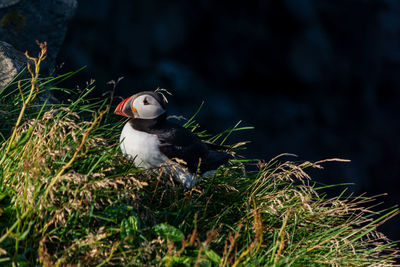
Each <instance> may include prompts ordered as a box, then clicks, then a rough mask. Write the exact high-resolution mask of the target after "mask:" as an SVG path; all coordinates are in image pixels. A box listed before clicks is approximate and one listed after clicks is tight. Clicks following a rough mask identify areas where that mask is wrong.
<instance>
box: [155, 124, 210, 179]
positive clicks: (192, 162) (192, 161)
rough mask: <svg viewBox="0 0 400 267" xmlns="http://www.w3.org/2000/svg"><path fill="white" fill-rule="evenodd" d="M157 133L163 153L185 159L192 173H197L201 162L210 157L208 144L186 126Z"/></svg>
mask: <svg viewBox="0 0 400 267" xmlns="http://www.w3.org/2000/svg"><path fill="white" fill-rule="evenodd" d="M157 135H158V139H159V140H160V145H159V149H160V151H161V153H163V154H164V155H165V156H167V157H168V158H169V159H173V158H177V159H180V160H183V161H184V162H185V163H186V166H187V167H188V169H189V170H190V171H191V172H192V173H196V171H197V169H198V166H199V164H200V163H201V162H202V161H205V160H206V159H207V157H208V148H207V145H205V144H204V143H203V142H202V141H201V140H200V139H198V138H197V137H196V136H195V135H194V134H193V133H192V132H190V131H189V130H187V129H185V128H182V127H179V126H174V127H170V128H169V130H168V131H165V132H161V133H158V134H157Z"/></svg>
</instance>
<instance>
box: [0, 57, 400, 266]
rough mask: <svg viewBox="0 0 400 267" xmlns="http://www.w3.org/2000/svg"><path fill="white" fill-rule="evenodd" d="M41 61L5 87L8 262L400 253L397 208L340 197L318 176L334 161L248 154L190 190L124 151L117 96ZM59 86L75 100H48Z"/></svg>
mask: <svg viewBox="0 0 400 267" xmlns="http://www.w3.org/2000/svg"><path fill="white" fill-rule="evenodd" d="M42 51H43V50H42ZM44 56H45V53H44V54H43V55H42V57H44ZM40 57H41V55H39V56H38V58H37V60H36V64H38V63H40V62H39V61H40V60H39V59H40ZM35 67H36V68H30V74H31V78H30V79H21V80H20V81H19V82H17V81H14V82H12V83H11V84H10V85H9V86H8V87H7V88H5V89H4V90H2V91H0V113H1V116H2V118H3V119H2V120H0V133H1V135H0V142H1V147H0V159H1V165H0V166H1V168H0V179H1V182H0V264H1V265H4V266H36V265H42V266H54V265H55V266H75V265H77V266H110V265H117V266H125V265H131V266H160V265H165V266H371V265H373V266H391V265H394V264H395V260H397V259H398V258H399V256H398V250H397V248H396V246H397V244H396V243H394V242H391V241H389V240H388V239H387V238H386V237H385V236H384V235H383V234H381V233H379V232H378V231H377V230H376V228H377V227H378V226H379V225H381V224H382V223H384V222H385V221H386V220H388V219H390V218H391V217H393V216H395V215H396V214H398V210H397V209H395V208H394V209H390V210H384V211H380V212H373V211H372V210H371V209H370V207H369V206H371V205H372V203H373V200H374V198H371V197H366V196H358V197H353V196H351V195H350V196H345V194H344V193H343V194H341V195H339V196H337V197H334V198H328V197H327V196H326V195H325V194H324V193H323V190H324V188H317V187H316V186H315V185H314V184H313V183H312V182H311V179H310V177H309V176H308V174H307V173H306V171H307V169H309V168H322V164H324V163H325V162H327V161H330V160H325V161H320V162H291V161H285V160H283V157H277V158H274V159H272V160H270V161H268V162H264V161H257V162H253V164H256V167H257V170H256V171H246V168H245V165H244V164H245V163H246V160H236V161H233V162H231V163H230V164H228V165H226V166H223V167H221V168H219V169H218V171H217V173H216V174H215V175H214V176H212V177H209V178H207V179H205V180H202V181H200V183H199V184H198V185H196V187H195V188H193V189H192V190H190V191H187V192H185V191H184V190H183V188H182V186H181V185H179V184H175V183H174V181H173V180H172V179H170V178H169V177H166V176H164V175H162V172H160V171H159V170H154V171H142V170H139V169H136V168H135V166H134V165H133V164H132V163H131V162H129V161H127V160H126V159H125V158H124V157H123V156H122V155H121V153H120V151H119V147H118V138H119V132H120V130H121V126H122V124H123V121H117V119H118V118H115V116H113V115H112V114H111V113H110V112H109V108H110V107H109V105H108V104H109V103H110V99H105V100H104V101H103V100H101V101H99V100H97V101H96V100H91V99H89V97H88V94H89V92H90V91H91V90H92V89H93V88H94V84H93V83H88V84H87V88H85V89H83V90H80V91H79V92H75V93H73V92H72V91H71V90H67V89H62V88H59V87H58V85H59V82H60V81H62V80H63V79H66V78H68V77H70V76H72V75H73V73H67V74H64V75H60V76H58V77H46V78H40V77H39V76H38V71H39V68H38V66H37V65H35ZM54 90H62V91H63V92H64V93H68V94H71V99H74V100H71V101H70V102H68V103H66V104H57V105H55V104H53V105H50V104H48V103H46V102H45V103H43V102H41V101H39V100H40V99H41V96H42V95H43V94H45V92H48V91H54ZM18 118H20V119H18ZM186 126H187V127H190V128H192V129H193V130H196V131H197V132H198V133H199V135H200V136H202V137H203V138H207V139H209V140H211V141H218V140H219V141H220V143H221V142H227V139H226V137H227V136H229V135H230V134H231V133H232V132H233V131H235V129H240V128H238V127H236V128H235V127H234V128H233V129H230V130H227V131H225V132H223V133H221V134H219V135H216V136H209V135H207V133H206V132H199V131H198V125H197V124H196V123H195V122H194V119H190V120H189V121H188V122H187V123H186ZM242 129H246V128H242ZM232 146H235V145H232ZM332 160H336V161H337V160H339V159H332ZM339 161H340V160H339ZM247 164H249V163H247Z"/></svg>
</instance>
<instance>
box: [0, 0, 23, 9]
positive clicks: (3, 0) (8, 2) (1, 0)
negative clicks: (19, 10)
mask: <svg viewBox="0 0 400 267" xmlns="http://www.w3.org/2000/svg"><path fill="white" fill-rule="evenodd" d="M20 1H21V0H0V8H4V7H9V6H12V5H15V4H17V3H19V2H20Z"/></svg>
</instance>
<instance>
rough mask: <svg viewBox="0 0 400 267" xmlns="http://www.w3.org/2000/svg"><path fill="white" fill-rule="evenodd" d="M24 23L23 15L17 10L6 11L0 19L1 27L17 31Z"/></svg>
mask: <svg viewBox="0 0 400 267" xmlns="http://www.w3.org/2000/svg"><path fill="white" fill-rule="evenodd" d="M25 25H26V19H25V16H24V15H22V14H21V13H20V12H18V11H17V10H10V11H8V12H7V13H6V14H5V15H4V16H3V17H2V18H1V20H0V27H1V28H8V29H10V30H11V31H14V32H15V31H19V30H21V29H22V28H23V27H25Z"/></svg>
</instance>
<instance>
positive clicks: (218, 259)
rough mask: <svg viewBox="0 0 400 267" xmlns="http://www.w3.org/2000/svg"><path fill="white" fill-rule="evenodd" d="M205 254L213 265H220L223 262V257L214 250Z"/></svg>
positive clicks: (208, 250) (209, 250)
mask: <svg viewBox="0 0 400 267" xmlns="http://www.w3.org/2000/svg"><path fill="white" fill-rule="evenodd" d="M204 253H205V254H206V256H207V258H209V259H210V260H211V261H212V262H213V263H215V264H219V263H220V262H221V257H220V256H219V255H218V254H217V253H215V252H214V250H212V249H207V250H206V251H205V252H204Z"/></svg>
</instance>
